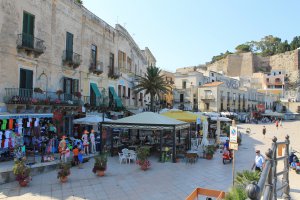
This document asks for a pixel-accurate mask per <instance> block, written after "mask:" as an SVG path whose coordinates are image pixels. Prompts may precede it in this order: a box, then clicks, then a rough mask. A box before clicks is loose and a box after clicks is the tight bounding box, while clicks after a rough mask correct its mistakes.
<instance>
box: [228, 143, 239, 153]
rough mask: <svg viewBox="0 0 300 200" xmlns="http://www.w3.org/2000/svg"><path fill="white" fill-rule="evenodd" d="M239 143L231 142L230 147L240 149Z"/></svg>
mask: <svg viewBox="0 0 300 200" xmlns="http://www.w3.org/2000/svg"><path fill="white" fill-rule="evenodd" d="M238 148H239V144H238V143H234V142H229V149H233V150H236V151H237V150H238Z"/></svg>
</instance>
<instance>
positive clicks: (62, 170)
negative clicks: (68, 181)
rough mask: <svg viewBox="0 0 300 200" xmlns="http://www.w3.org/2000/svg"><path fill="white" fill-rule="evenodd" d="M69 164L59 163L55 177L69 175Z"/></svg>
mask: <svg viewBox="0 0 300 200" xmlns="http://www.w3.org/2000/svg"><path fill="white" fill-rule="evenodd" d="M70 168H71V166H70V165H69V164H67V163H60V164H59V166H58V169H59V170H58V173H57V178H63V177H66V176H69V175H70V174H71V172H70Z"/></svg>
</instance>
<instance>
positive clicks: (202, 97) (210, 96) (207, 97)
mask: <svg viewBox="0 0 300 200" xmlns="http://www.w3.org/2000/svg"><path fill="white" fill-rule="evenodd" d="M201 99H202V100H215V96H214V95H205V96H201Z"/></svg>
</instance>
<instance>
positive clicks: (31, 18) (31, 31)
mask: <svg viewBox="0 0 300 200" xmlns="http://www.w3.org/2000/svg"><path fill="white" fill-rule="evenodd" d="M28 34H29V35H32V36H33V35H34V16H33V15H30V14H28Z"/></svg>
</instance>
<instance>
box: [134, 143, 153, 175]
mask: <svg viewBox="0 0 300 200" xmlns="http://www.w3.org/2000/svg"><path fill="white" fill-rule="evenodd" d="M149 155H150V151H149V148H143V147H141V148H139V149H138V150H137V161H136V163H137V164H138V165H139V166H140V167H141V169H142V170H144V171H145V170H147V169H148V168H149V167H150V161H149V160H148V157H149Z"/></svg>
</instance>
